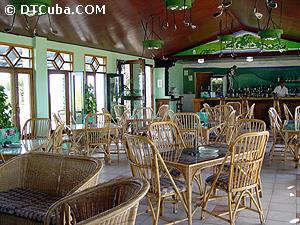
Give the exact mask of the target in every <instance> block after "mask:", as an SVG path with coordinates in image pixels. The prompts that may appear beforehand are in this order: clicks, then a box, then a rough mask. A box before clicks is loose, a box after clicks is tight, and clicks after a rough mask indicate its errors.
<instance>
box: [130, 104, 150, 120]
mask: <svg viewBox="0 0 300 225" xmlns="http://www.w3.org/2000/svg"><path fill="white" fill-rule="evenodd" d="M133 117H134V118H135V119H144V120H151V119H153V118H154V117H155V114H154V112H153V109H152V108H150V107H140V108H136V109H135V110H134V112H133Z"/></svg>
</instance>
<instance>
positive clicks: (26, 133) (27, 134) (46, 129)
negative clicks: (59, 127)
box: [22, 118, 50, 140]
mask: <svg viewBox="0 0 300 225" xmlns="http://www.w3.org/2000/svg"><path fill="white" fill-rule="evenodd" d="M49 136H50V119H49V118H31V119H29V120H27V121H26V122H25V124H24V126H23V129H22V138H23V139H24V140H27V139H38V138H49Z"/></svg>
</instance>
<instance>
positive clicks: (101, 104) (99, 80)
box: [96, 73, 105, 111]
mask: <svg viewBox="0 0 300 225" xmlns="http://www.w3.org/2000/svg"><path fill="white" fill-rule="evenodd" d="M96 90H97V91H96V98H97V110H98V111H101V109H102V108H105V80H104V74H99V73H97V74H96Z"/></svg>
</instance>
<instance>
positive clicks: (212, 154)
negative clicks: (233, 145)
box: [169, 145, 228, 166]
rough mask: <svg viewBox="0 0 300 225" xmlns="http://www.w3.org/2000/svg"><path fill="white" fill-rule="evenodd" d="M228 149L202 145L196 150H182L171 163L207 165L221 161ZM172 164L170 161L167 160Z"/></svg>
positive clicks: (223, 146)
mask: <svg viewBox="0 0 300 225" xmlns="http://www.w3.org/2000/svg"><path fill="white" fill-rule="evenodd" d="M227 150H228V147H227V146H225V145H204V146H200V147H198V148H186V149H183V150H182V152H181V153H180V155H179V157H174V160H173V163H176V164H181V165H185V166H191V165H196V164H200V163H207V162H209V161H211V160H215V159H223V158H224V157H225V155H226V153H227ZM169 162H172V160H169Z"/></svg>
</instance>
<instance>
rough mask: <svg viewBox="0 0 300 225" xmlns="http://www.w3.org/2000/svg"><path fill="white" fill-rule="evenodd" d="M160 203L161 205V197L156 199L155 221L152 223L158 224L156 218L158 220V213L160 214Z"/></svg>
mask: <svg viewBox="0 0 300 225" xmlns="http://www.w3.org/2000/svg"><path fill="white" fill-rule="evenodd" d="M160 205H161V199H160V198H159V199H158V201H157V207H156V215H155V221H153V224H154V225H158V220H159V215H160Z"/></svg>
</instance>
